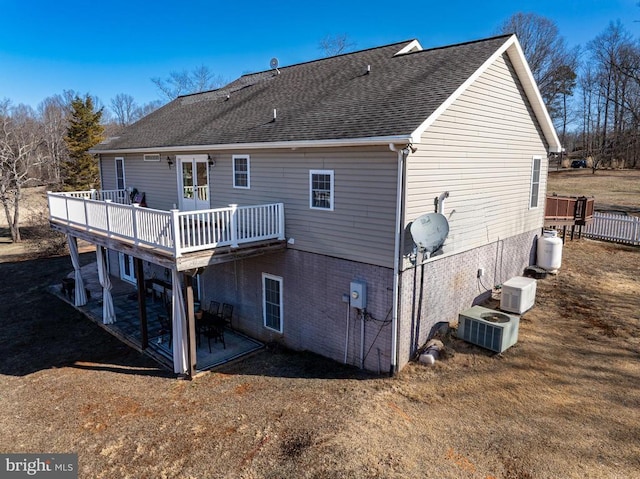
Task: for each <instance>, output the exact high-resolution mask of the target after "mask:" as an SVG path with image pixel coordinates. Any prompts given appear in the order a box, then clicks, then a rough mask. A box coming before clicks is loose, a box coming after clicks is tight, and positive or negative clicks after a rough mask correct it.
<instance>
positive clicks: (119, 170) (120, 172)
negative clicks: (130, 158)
mask: <svg viewBox="0 0 640 479" xmlns="http://www.w3.org/2000/svg"><path fill="white" fill-rule="evenodd" d="M124 188H125V181H124V158H116V190H124Z"/></svg>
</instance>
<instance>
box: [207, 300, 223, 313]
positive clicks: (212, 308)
mask: <svg viewBox="0 0 640 479" xmlns="http://www.w3.org/2000/svg"><path fill="white" fill-rule="evenodd" d="M209 312H210V313H211V314H213V315H214V316H220V303H219V302H218V301H211V302H210V303H209Z"/></svg>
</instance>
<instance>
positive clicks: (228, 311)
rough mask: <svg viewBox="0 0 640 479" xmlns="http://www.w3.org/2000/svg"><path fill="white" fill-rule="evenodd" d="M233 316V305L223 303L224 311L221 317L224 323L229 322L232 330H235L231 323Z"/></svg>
mask: <svg viewBox="0 0 640 479" xmlns="http://www.w3.org/2000/svg"><path fill="white" fill-rule="evenodd" d="M232 317H233V305H232V304H228V303H224V304H223V305H222V312H221V313H220V319H222V324H228V325H229V328H230V329H231V330H233V326H232V325H231V318H232Z"/></svg>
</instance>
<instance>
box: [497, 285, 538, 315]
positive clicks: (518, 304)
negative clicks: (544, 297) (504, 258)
mask: <svg viewBox="0 0 640 479" xmlns="http://www.w3.org/2000/svg"><path fill="white" fill-rule="evenodd" d="M535 302H536V280H535V279H533V278H525V277H524V276H516V277H514V278H511V279H510V280H508V281H505V282H504V283H503V284H502V292H501V293H500V309H501V310H503V311H508V312H510V313H516V314H522V313H524V312H525V311H528V310H529V309H531V308H533V305H534V303H535Z"/></svg>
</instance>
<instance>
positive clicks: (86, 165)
mask: <svg viewBox="0 0 640 479" xmlns="http://www.w3.org/2000/svg"><path fill="white" fill-rule="evenodd" d="M101 119H102V108H100V109H99V110H97V111H94V103H93V100H92V98H91V97H90V96H89V95H85V97H84V98H80V97H79V96H76V97H75V98H74V99H73V100H72V101H71V117H70V118H69V126H68V127H67V134H66V136H65V138H64V140H65V142H66V143H67V148H68V149H69V158H68V160H66V161H65V162H64V163H63V165H62V175H63V182H64V185H65V189H67V190H75V191H78V190H88V189H91V188H99V187H100V175H99V170H98V161H97V160H96V158H95V157H94V155H92V154H91V153H89V151H88V150H89V149H90V148H92V147H94V146H95V145H97V144H98V143H100V142H101V141H102V140H103V136H102V135H103V133H104V127H103V126H102V125H101V124H100V120H101Z"/></svg>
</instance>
